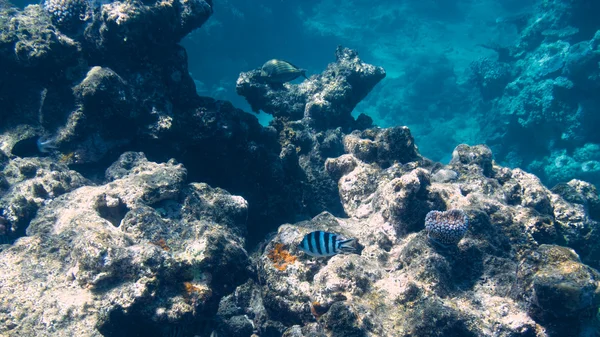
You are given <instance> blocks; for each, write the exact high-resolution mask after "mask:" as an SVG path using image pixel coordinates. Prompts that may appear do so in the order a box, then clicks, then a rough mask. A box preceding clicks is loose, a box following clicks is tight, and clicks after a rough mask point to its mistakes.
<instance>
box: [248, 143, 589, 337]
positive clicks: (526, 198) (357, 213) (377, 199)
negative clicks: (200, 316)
mask: <svg viewBox="0 0 600 337" xmlns="http://www.w3.org/2000/svg"><path fill="white" fill-rule="evenodd" d="M346 137H356V135H354V136H353V135H349V136H346ZM386 141H388V142H391V141H389V140H386ZM370 144H371V143H370ZM388 145H391V144H388ZM354 148H356V147H349V148H347V149H354ZM365 148H367V147H365ZM371 151H373V150H371ZM353 153H357V155H354V154H348V153H347V154H344V155H342V156H340V157H338V158H333V159H328V160H327V161H326V168H327V171H328V172H330V174H331V175H332V177H335V178H336V179H338V187H339V191H340V198H341V201H342V204H343V206H344V210H345V212H346V214H347V216H348V217H347V218H339V217H335V216H333V215H331V214H329V213H323V214H320V215H318V216H316V217H314V218H313V219H312V220H309V221H302V222H298V223H296V224H293V225H288V224H286V225H282V226H281V227H280V228H279V230H278V232H277V234H276V235H275V236H274V237H273V238H272V239H271V240H270V241H269V242H268V244H267V245H266V246H265V249H264V251H262V252H259V253H260V257H258V261H259V262H258V265H259V268H258V271H257V272H258V278H259V280H261V283H260V285H261V287H262V289H263V294H262V296H263V303H264V306H265V309H266V314H267V317H268V319H270V320H276V321H279V322H282V323H283V324H284V325H285V326H287V327H288V330H287V332H286V333H287V334H289V335H294V334H296V333H298V332H297V331H298V329H300V331H302V329H303V328H306V327H308V326H309V325H310V324H311V322H312V321H313V319H316V320H317V321H320V322H322V323H323V324H324V328H325V331H326V332H327V333H329V334H332V335H336V334H339V335H357V336H363V335H365V336H366V335H369V334H374V335H379V336H409V335H421V334H427V335H435V336H444V335H460V336H497V335H500V336H533V335H539V336H550V335H552V334H550V333H546V332H545V331H550V332H556V331H563V330H561V329H572V330H573V331H575V330H577V331H582V330H581V329H584V327H585V326H586V324H594V323H593V319H594V318H593V317H592V316H586V317H587V318H585V319H584V321H583V322H581V323H577V324H576V326H575V327H574V326H573V324H574V323H573V322H572V321H569V323H565V325H562V324H556V322H555V321H553V322H552V324H555V325H553V326H552V327H550V326H546V324H547V323H548V322H546V321H545V320H544V319H541V318H540V316H538V315H537V312H538V311H536V310H538V309H531V310H530V309H527V308H534V306H532V305H533V304H531V303H533V302H530V300H532V297H528V296H521V295H520V294H521V292H522V291H525V290H526V289H533V288H532V287H535V286H534V284H535V285H536V286H537V287H538V288H539V289H542V288H543V289H551V288H552V287H561V286H560V284H562V283H560V282H558V283H557V282H554V281H552V280H553V277H554V276H552V275H561V274H560V273H559V272H558V271H557V270H554V269H553V268H554V267H552V266H551V264H546V263H543V262H540V263H539V266H540V267H536V268H533V267H531V268H528V267H527V266H525V265H524V264H523V263H524V262H522V261H521V262H519V258H518V256H524V255H526V254H532V256H540V254H542V255H543V254H545V253H544V248H543V247H546V245H544V244H548V243H550V244H560V243H562V242H563V241H562V240H563V238H569V240H568V241H567V244H568V245H569V246H572V247H573V248H574V249H576V250H577V251H580V252H582V253H584V254H585V255H584V256H585V258H584V261H585V262H586V263H591V264H593V265H597V263H598V262H597V259H595V258H594V257H593V256H592V255H591V254H590V252H591V251H595V252H596V253H597V252H598V251H599V250H597V248H593V249H592V248H587V247H584V246H583V245H582V243H583V242H585V243H586V245H588V246H590V247H597V244H596V243H595V240H596V236H594V235H592V236H590V235H589V233H590V229H591V228H592V227H590V226H595V224H596V223H595V222H594V221H593V220H591V219H590V218H589V214H588V213H587V210H586V208H584V207H583V206H582V205H580V204H572V203H571V202H570V201H567V200H565V199H563V198H562V197H561V196H559V195H557V194H554V193H552V192H551V191H549V190H548V189H547V188H546V187H544V186H543V185H542V184H541V182H540V181H539V179H537V178H536V177H535V176H533V175H531V174H527V173H525V172H523V171H521V170H519V169H514V170H511V169H508V168H504V167H500V166H498V165H497V164H496V163H495V162H494V161H493V160H492V153H491V151H490V150H489V148H487V147H485V146H474V147H469V146H466V145H460V146H458V147H457V148H456V149H455V151H454V153H455V155H454V159H453V161H452V162H451V163H450V164H449V165H445V166H442V167H440V164H439V163H436V164H434V163H431V162H429V161H427V160H425V159H423V158H421V157H418V156H417V157H416V158H415V159H414V161H412V162H407V163H403V164H402V165H400V164H398V163H394V164H392V165H391V166H380V165H378V164H377V163H376V162H375V161H373V159H371V160H370V162H365V161H364V160H363V158H376V157H375V156H374V155H373V154H372V152H369V151H354V152H353ZM365 153H371V155H369V156H366V157H365V156H364V154H365ZM358 156H360V158H359V157H358ZM450 169H452V170H453V172H455V177H454V178H453V179H454V180H453V182H450V181H439V182H438V181H435V180H431V172H432V171H434V170H435V171H440V170H450ZM573 186H577V187H578V188H579V189H580V190H581V191H582V192H580V193H586V195H588V196H589V195H590V194H589V193H590V192H589V189H586V188H585V186H583V185H577V184H576V183H573ZM586 191H587V192H586ZM588 198H590V197H588ZM582 200H584V198H583V196H580V197H579V198H578V199H575V201H577V202H579V203H581V202H583V201H582ZM590 200H594V199H593V197H592V199H590ZM446 209H462V210H463V212H462V213H461V214H463V217H464V218H467V219H468V223H469V227H468V230H467V231H466V233H463V232H461V234H464V238H463V239H462V240H461V241H460V242H458V244H457V245H456V246H453V245H450V246H440V245H437V244H435V243H433V242H431V240H429V239H428V237H427V233H426V230H425V228H424V222H425V214H426V213H427V212H428V211H429V210H438V211H444V210H446ZM400 210H404V211H402V212H400ZM567 210H571V212H575V213H569V212H567ZM580 212H581V213H580ZM411 219H413V220H411ZM578 219H580V220H578ZM581 220H583V221H585V225H584V227H582V223H581ZM578 221H579V222H578ZM399 229H400V230H399ZM314 230H323V231H328V232H331V233H337V234H339V235H342V236H343V237H348V238H355V239H357V248H359V249H358V253H357V254H338V255H335V256H333V257H331V258H325V259H323V258H311V257H309V256H307V255H305V254H303V253H302V252H301V250H300V249H299V248H297V245H298V243H299V242H300V241H301V240H302V238H303V237H304V235H305V234H306V233H309V232H311V231H314ZM591 232H593V231H591ZM461 237H462V236H461ZM562 249H567V248H562ZM567 250H568V249H567ZM280 255H281V256H280ZM275 257H280V259H275ZM282 261H284V262H282ZM540 261H541V260H540ZM576 263H577V265H578V266H579V267H578V268H579V269H580V270H585V271H586V273H587V274H586V275H587V276H586V277H584V278H582V279H581V280H574V279H573V280H572V282H571V281H568V282H571V283H572V284H573V285H574V286H575V285H581V287H580V288H577V289H581V290H580V291H579V290H578V291H579V294H582V295H583V296H581V297H578V296H575V297H573V298H581V301H582V302H578V303H574V305H573V307H574V308H580V309H582V310H583V309H584V308H585V309H586V310H588V309H589V311H586V312H594V310H595V308H596V309H597V305H596V304H595V303H596V300H594V298H595V296H597V295H595V294H596V290H595V289H596V288H594V287H592V285H594V284H596V283H594V282H597V281H596V276H594V275H596V272H595V271H594V270H593V268H591V267H588V266H586V265H584V264H582V263H581V262H579V261H578V260H577V262H576ZM543 266H547V267H548V268H550V269H548V270H547V272H545V274H543V275H547V277H546V276H544V277H542V276H543V275H542V273H539V274H536V275H537V278H534V276H533V275H534V274H535V273H536V270H539V269H540V268H544V267H543ZM526 271H532V273H529V274H528V272H526ZM557 277H558V276H557ZM569 277H570V276H568V275H567V274H563V276H562V279H563V280H568V279H569ZM534 279H535V280H536V281H532V280H534ZM579 281H581V282H579ZM535 282H537V283H535ZM596 286H597V284H596ZM573 289H575V288H573ZM548 291H550V290H548ZM584 292H585V293H584ZM567 293H569V294H571V293H572V292H571V291H570V290H568V289H566V290H565V292H564V294H567ZM529 294H533V293H531V292H530V293H529ZM544 294H546V292H543V294H542V293H540V295H539V296H541V297H540V298H539V299H535V300H532V301H535V303H541V304H542V305H545V304H547V303H550V302H545V301H552V298H553V297H552V296H546V295H544ZM532 296H534V295H532ZM557 296H558V295H557ZM587 299H591V300H589V301H588V300H587ZM586 301H587V302H586ZM459 303H460V304H459ZM549 307H550V305H548V309H544V310H551V309H550V308H549ZM557 307H558V306H557ZM452 308H454V309H452ZM455 308H460V309H455ZM535 308H539V306H538V305H537V304H536V305H535ZM556 310H558V309H556ZM574 310H579V309H574ZM374 312H377V314H373V313H374ZM574 312H575V311H572V312H571V313H574ZM423 315H427V317H433V318H435V319H431V320H426V321H424V320H423V319H422V317H423ZM255 323H256V322H255ZM540 324H541V325H540ZM295 326H299V327H298V328H296V327H295ZM431 331H438V332H439V333H437V332H436V333H435V334H430V332H431ZM409 332H410V333H409Z"/></svg>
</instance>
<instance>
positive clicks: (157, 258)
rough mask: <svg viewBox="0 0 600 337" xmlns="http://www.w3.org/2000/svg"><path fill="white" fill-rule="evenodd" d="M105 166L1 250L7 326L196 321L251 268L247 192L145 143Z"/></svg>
mask: <svg viewBox="0 0 600 337" xmlns="http://www.w3.org/2000/svg"><path fill="white" fill-rule="evenodd" d="M107 177H109V179H110V182H109V183H107V184H105V185H101V186H85V187H80V188H78V189H75V190H73V191H71V192H69V193H66V194H63V195H62V196H60V197H58V198H54V199H53V200H52V201H51V202H49V203H48V204H47V205H46V206H45V207H44V208H42V209H40V211H39V212H38V214H37V216H36V217H35V218H34V220H33V221H32V222H31V225H30V226H29V227H28V228H27V236H26V237H23V238H20V239H19V240H17V241H16V242H15V243H14V245H12V246H10V247H5V249H4V250H3V251H2V252H0V266H2V270H4V271H5V272H3V273H2V275H0V298H1V299H2V300H1V301H0V321H1V322H2V324H1V325H0V334H8V335H10V336H16V335H22V336H34V335H35V336H70V335H74V334H75V335H78V336H112V335H120V334H123V333H125V332H126V331H137V332H142V333H145V334H147V335H149V336H167V335H171V334H172V333H174V331H179V332H178V333H192V332H193V331H195V332H199V331H198V329H199V328H198V326H196V325H194V324H198V323H199V322H195V323H193V324H192V322H191V321H189V318H190V317H191V316H194V315H198V316H197V317H202V316H203V315H206V314H207V313H210V312H213V311H214V310H215V309H214V308H215V306H216V303H217V301H218V299H220V298H221V297H222V296H223V295H224V294H227V293H230V292H231V290H232V289H234V288H235V287H236V286H237V285H239V284H241V283H242V282H245V281H246V280H247V278H248V276H249V275H250V274H249V272H250V270H251V269H250V265H249V259H248V256H247V254H246V251H245V250H244V248H243V245H244V237H243V236H242V234H243V233H244V232H245V230H246V228H245V220H246V216H247V208H248V204H247V202H246V201H245V200H244V199H243V198H241V197H239V196H233V195H230V194H229V193H227V192H226V191H223V190H220V189H218V188H211V187H210V186H208V185H206V184H202V183H190V184H188V183H187V182H186V170H185V169H184V168H183V167H182V166H181V165H180V164H177V163H175V162H173V161H171V162H168V163H163V164H157V163H153V162H149V161H148V160H146V159H145V157H144V156H143V154H139V153H125V154H123V156H121V158H120V159H119V161H118V162H116V163H115V164H114V165H113V166H112V167H111V168H110V169H109V170H108V171H107ZM17 265H18V266H19V267H18V268H15V266H17ZM50 308H52V309H50ZM203 324H205V325H206V322H204V323H203Z"/></svg>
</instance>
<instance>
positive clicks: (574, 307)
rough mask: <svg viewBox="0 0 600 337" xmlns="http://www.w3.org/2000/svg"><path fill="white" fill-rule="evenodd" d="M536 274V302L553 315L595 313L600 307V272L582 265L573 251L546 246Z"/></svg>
mask: <svg viewBox="0 0 600 337" xmlns="http://www.w3.org/2000/svg"><path fill="white" fill-rule="evenodd" d="M539 252H540V255H541V256H540V260H539V262H538V265H537V267H538V269H537V271H536V272H535V274H534V275H533V279H532V288H533V289H532V291H533V299H532V304H533V305H534V306H535V307H536V309H539V310H541V311H542V315H548V316H550V317H549V318H550V319H552V318H560V317H574V316H577V315H581V314H582V313H584V312H585V311H587V312H589V313H591V314H592V315H593V314H595V312H596V311H598V306H600V273H598V272H597V271H596V270H594V269H592V268H590V267H588V266H586V265H584V264H582V263H581V262H580V261H579V258H578V257H577V254H575V253H574V252H573V251H572V250H570V249H568V248H565V247H559V246H548V245H543V246H541V247H540V248H539Z"/></svg>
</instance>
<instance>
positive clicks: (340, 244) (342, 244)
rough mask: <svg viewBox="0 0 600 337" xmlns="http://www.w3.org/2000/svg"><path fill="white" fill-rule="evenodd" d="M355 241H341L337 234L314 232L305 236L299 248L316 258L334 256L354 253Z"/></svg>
mask: <svg viewBox="0 0 600 337" xmlns="http://www.w3.org/2000/svg"><path fill="white" fill-rule="evenodd" d="M354 241H355V239H341V238H340V237H339V236H338V235H337V234H333V233H329V232H323V231H314V232H311V233H308V234H306V235H305V236H304V238H303V239H302V242H300V244H299V245H298V248H300V250H302V251H304V252H305V253H306V254H308V255H310V256H314V257H324V256H333V255H336V254H339V253H351V252H354V251H355V248H354V246H353V244H354Z"/></svg>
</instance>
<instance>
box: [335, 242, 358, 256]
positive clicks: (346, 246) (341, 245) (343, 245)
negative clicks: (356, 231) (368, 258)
mask: <svg viewBox="0 0 600 337" xmlns="http://www.w3.org/2000/svg"><path fill="white" fill-rule="evenodd" d="M354 242H356V239H346V240H341V241H338V249H339V250H340V251H341V252H344V253H354V252H355V251H356V248H355V247H354Z"/></svg>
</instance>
